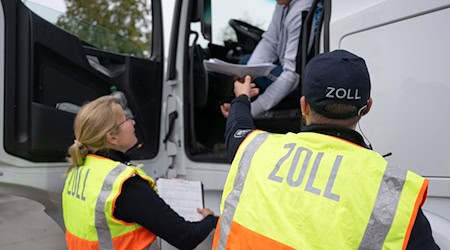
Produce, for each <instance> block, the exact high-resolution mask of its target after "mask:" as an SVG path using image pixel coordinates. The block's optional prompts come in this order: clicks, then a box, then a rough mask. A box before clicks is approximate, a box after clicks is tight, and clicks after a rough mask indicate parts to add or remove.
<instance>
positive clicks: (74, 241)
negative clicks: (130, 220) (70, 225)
mask: <svg viewBox="0 0 450 250" xmlns="http://www.w3.org/2000/svg"><path fill="white" fill-rule="evenodd" d="M155 239H156V235H155V234H153V233H152V232H150V231H148V230H147V229H145V228H143V227H142V228H139V229H137V230H134V231H131V232H129V233H126V234H124V235H121V236H119V237H116V238H114V239H112V242H113V246H114V250H128V249H144V248H146V247H148V246H150V245H151V244H152V243H153V241H155ZM66 242H67V247H68V249H69V250H72V249H74V250H79V249H83V250H85V249H86V250H98V249H100V248H99V244H98V241H89V240H85V239H81V238H79V237H77V236H75V235H73V234H71V233H70V232H69V231H66Z"/></svg>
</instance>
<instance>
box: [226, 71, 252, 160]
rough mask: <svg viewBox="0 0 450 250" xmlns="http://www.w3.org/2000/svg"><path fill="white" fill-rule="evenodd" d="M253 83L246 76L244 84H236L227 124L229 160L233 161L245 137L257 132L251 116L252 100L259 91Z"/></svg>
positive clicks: (236, 82)
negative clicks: (234, 96) (251, 97)
mask: <svg viewBox="0 0 450 250" xmlns="http://www.w3.org/2000/svg"><path fill="white" fill-rule="evenodd" d="M254 87H255V84H254V83H251V77H250V76H246V77H245V78H244V82H239V81H235V82H234V93H235V95H236V98H234V99H233V101H232V102H231V107H230V110H229V114H228V118H227V124H226V128H225V145H226V146H227V150H228V160H229V161H230V162H232V161H233V159H234V156H235V155H236V152H237V150H238V148H239V145H240V144H241V143H242V142H243V141H244V139H245V137H246V136H247V135H248V134H249V133H250V132H252V131H253V130H255V125H254V124H253V119H252V116H251V114H250V98H249V96H254V94H255V91H256V92H257V89H255V88H254Z"/></svg>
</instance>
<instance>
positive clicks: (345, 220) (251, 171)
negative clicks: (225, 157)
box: [213, 132, 428, 249]
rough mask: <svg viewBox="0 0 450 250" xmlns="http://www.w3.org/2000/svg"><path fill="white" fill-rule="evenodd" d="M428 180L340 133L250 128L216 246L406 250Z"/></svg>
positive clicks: (227, 194) (229, 181)
mask: <svg viewBox="0 0 450 250" xmlns="http://www.w3.org/2000/svg"><path fill="white" fill-rule="evenodd" d="M297 144H298V145H297ZM334 148H336V149H339V150H337V151H334V150H333V149H334ZM427 183H428V181H427V180H426V179H424V178H422V177H421V176H419V175H417V174H414V173H413V172H411V171H407V170H403V169H400V168H396V167H393V166H390V165H387V162H386V161H385V160H384V159H383V158H382V157H381V156H380V155H379V154H377V153H375V152H373V151H370V150H367V149H364V148H362V147H360V146H357V145H355V144H352V143H349V142H347V141H344V140H340V139H337V138H335V137H331V136H326V135H321V134H317V133H300V134H287V135H277V134H268V133H261V132H256V133H255V132H253V133H252V134H249V135H248V136H247V138H246V139H245V140H244V142H243V143H242V144H241V146H240V148H239V150H238V152H237V153H236V156H235V160H234V161H233V164H232V167H231V168H230V171H229V175H228V178H227V181H226V184H225V187H224V193H223V197H222V204H221V217H220V219H219V223H218V229H217V230H216V232H215V237H214V242H213V248H214V249H299V248H300V249H330V248H335V249H349V248H350V249H356V248H359V249H383V248H385V249H402V248H403V249H405V248H406V245H407V242H408V239H409V234H410V231H411V229H412V225H413V224H414V221H415V217H416V215H417V211H418V209H419V207H420V206H421V204H422V203H423V200H424V198H425V193H426V189H427ZM283 210H284V211H283ZM330 212H331V213H330Z"/></svg>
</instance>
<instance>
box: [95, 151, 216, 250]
mask: <svg viewBox="0 0 450 250" xmlns="http://www.w3.org/2000/svg"><path fill="white" fill-rule="evenodd" d="M96 154H98V155H101V156H104V157H107V158H109V159H112V160H114V161H120V162H122V163H124V164H127V165H128V164H129V157H128V155H126V154H124V153H122V152H119V151H115V150H109V151H103V152H97V153H96ZM114 217H116V218H117V219H119V220H123V221H126V222H136V223H138V224H139V225H141V226H143V227H145V228H146V229H148V230H149V231H151V232H152V233H154V234H156V235H157V236H158V237H161V238H162V239H164V240H165V241H167V242H168V243H169V244H171V245H173V246H175V247H177V248H179V249H193V248H195V247H196V246H197V245H198V244H199V243H201V242H202V241H203V240H204V239H205V238H206V237H207V236H208V235H209V233H210V232H211V231H212V230H213V229H214V228H215V227H216V224H217V217H216V216H213V215H208V216H206V217H205V218H203V220H201V221H199V222H188V221H186V220H184V218H182V217H181V216H179V215H178V214H177V213H176V212H175V211H173V210H172V208H170V207H169V205H167V204H166V203H165V202H164V201H163V200H162V199H161V198H160V197H159V196H158V194H157V193H156V192H155V191H154V190H153V189H152V188H151V187H150V185H149V183H148V182H147V181H146V180H144V179H142V178H141V177H139V176H137V175H136V176H133V177H131V178H129V179H128V180H126V181H125V182H124V183H123V185H122V192H121V193H120V195H119V196H118V197H117V199H116V207H115V209H114Z"/></svg>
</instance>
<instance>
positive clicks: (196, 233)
mask: <svg viewBox="0 0 450 250" xmlns="http://www.w3.org/2000/svg"><path fill="white" fill-rule="evenodd" d="M134 125H135V121H134V120H133V119H129V118H127V117H126V116H125V114H124V112H123V110H122V107H121V106H120V104H119V103H118V102H117V101H116V99H114V97H112V96H104V97H100V98H98V99H96V100H94V101H92V102H90V103H87V104H86V105H84V106H83V107H82V108H81V110H80V111H79V113H78V114H77V116H76V118H75V123H74V132H75V138H76V139H75V141H74V143H73V145H71V146H70V148H69V154H70V162H71V165H70V167H69V170H68V174H67V179H66V184H65V187H64V191H63V194H62V199H63V214H64V223H65V226H66V242H67V246H68V248H69V249H144V248H146V247H148V246H150V245H152V243H153V242H154V241H155V239H156V237H157V236H159V237H161V238H162V239H164V240H165V241H167V242H168V243H170V244H172V245H173V246H175V247H177V248H180V249H192V248H194V247H196V246H197V245H198V244H199V243H200V242H201V241H203V240H204V239H205V238H206V237H207V236H208V234H209V233H210V232H211V230H212V229H213V228H214V227H215V226H216V223H217V217H215V216H214V213H213V212H212V211H211V210H209V209H207V208H206V209H198V212H199V213H200V214H201V215H202V216H203V217H204V218H203V220H202V221H200V222H187V221H185V220H184V219H183V218H182V217H180V216H179V215H178V214H177V213H176V212H175V211H173V210H172V209H171V208H170V207H169V206H168V205H167V204H166V203H165V202H164V201H163V200H162V199H161V198H160V197H159V196H158V194H157V192H156V187H155V182H154V180H153V179H152V178H151V177H149V176H148V175H146V174H145V173H144V172H143V171H142V170H141V169H140V168H136V167H135V166H133V165H132V164H130V162H129V156H128V155H127V154H126V152H127V151H128V150H129V149H131V148H132V147H133V146H134V145H136V143H137V138H136V135H135V129H134Z"/></svg>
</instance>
